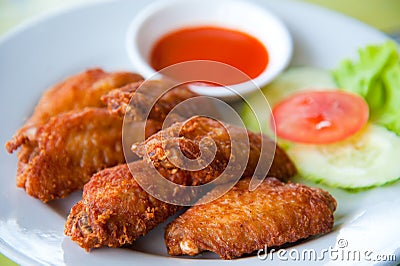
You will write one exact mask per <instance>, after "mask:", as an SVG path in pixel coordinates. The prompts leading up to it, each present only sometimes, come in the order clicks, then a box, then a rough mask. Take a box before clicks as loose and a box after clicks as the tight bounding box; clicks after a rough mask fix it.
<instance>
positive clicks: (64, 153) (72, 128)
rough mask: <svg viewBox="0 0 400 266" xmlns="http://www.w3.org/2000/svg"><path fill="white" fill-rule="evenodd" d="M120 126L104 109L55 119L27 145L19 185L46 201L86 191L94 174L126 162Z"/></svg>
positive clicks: (59, 116)
mask: <svg viewBox="0 0 400 266" xmlns="http://www.w3.org/2000/svg"><path fill="white" fill-rule="evenodd" d="M121 127H122V119H120V118H119V117H116V116H114V115H112V114H110V113H109V112H108V111H107V109H105V108H86V109H84V110H83V111H81V112H68V113H63V114H60V115H58V116H55V117H53V118H51V119H50V121H49V122H48V123H46V124H45V125H43V126H40V127H39V128H38V130H37V131H36V134H35V136H34V139H33V140H30V139H28V141H27V142H26V143H25V144H24V145H23V146H22V149H21V151H20V152H19V154H18V159H19V163H18V169H17V186H18V187H21V188H24V189H25V190H26V192H27V193H28V194H29V195H31V196H33V197H35V198H39V199H40V200H42V201H43V202H48V201H50V200H53V199H56V198H63V197H65V196H66V195H68V194H69V193H71V192H72V191H74V190H77V189H81V188H82V187H83V185H84V184H85V183H86V182H87V181H89V179H90V177H91V176H92V174H94V173H95V172H97V171H99V170H101V169H104V168H106V167H109V166H114V165H117V164H119V163H123V162H124V154H123V150H122V142H121Z"/></svg>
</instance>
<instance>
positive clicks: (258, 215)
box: [165, 178, 336, 259]
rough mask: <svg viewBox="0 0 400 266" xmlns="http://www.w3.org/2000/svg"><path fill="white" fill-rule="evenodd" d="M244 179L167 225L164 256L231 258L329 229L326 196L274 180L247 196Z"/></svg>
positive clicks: (330, 203) (330, 202)
mask: <svg viewBox="0 0 400 266" xmlns="http://www.w3.org/2000/svg"><path fill="white" fill-rule="evenodd" d="M249 180H250V179H243V180H241V181H239V182H238V183H237V184H236V186H235V187H234V188H233V189H232V190H230V191H229V192H228V193H226V194H225V195H223V196H222V197H220V198H218V199H216V200H214V201H212V202H209V203H207V204H204V205H196V206H193V207H191V208H190V209H189V210H187V211H186V212H185V213H184V214H182V215H181V216H179V217H178V218H177V219H176V220H175V221H173V222H172V223H170V224H169V225H168V226H167V228H166V230H165V243H166V245H167V249H168V253H169V254H170V255H174V256H176V255H183V254H187V255H191V256H193V255H196V254H199V253H201V252H202V251H206V250H208V251H212V252H215V253H217V254H218V255H219V256H220V257H221V258H223V259H232V258H237V257H241V256H242V255H244V254H248V253H252V252H254V251H257V250H259V249H263V248H265V246H268V247H277V246H281V245H283V244H285V243H292V242H295V241H297V240H300V239H304V238H307V237H309V236H313V235H318V234H323V233H327V232H329V231H331V230H332V227H333V223H334V218H333V212H334V211H335V209H336V201H335V199H334V198H333V197H332V196H331V195H330V194H329V193H328V192H325V191H323V190H321V189H318V188H309V187H307V186H304V185H300V184H293V183H288V184H285V183H282V182H280V181H279V180H277V179H275V178H267V179H266V180H264V181H263V183H262V184H261V185H260V186H259V187H258V188H257V189H256V190H254V191H251V192H250V191H249V190H248V187H249V183H250V181H249Z"/></svg>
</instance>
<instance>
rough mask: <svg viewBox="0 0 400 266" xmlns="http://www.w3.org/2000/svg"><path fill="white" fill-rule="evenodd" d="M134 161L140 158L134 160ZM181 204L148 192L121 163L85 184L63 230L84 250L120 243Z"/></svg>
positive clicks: (128, 241)
mask: <svg viewBox="0 0 400 266" xmlns="http://www.w3.org/2000/svg"><path fill="white" fill-rule="evenodd" d="M137 163H139V164H140V163H141V162H133V164H137ZM180 208H181V207H179V206H177V205H171V204H168V203H165V202H162V201H159V200H157V199H155V198H153V197H152V196H150V195H149V194H147V192H146V191H144V190H143V189H142V188H141V187H140V186H139V184H138V183H137V182H136V180H135V179H134V178H133V176H132V174H131V172H130V171H129V168H128V165H127V164H123V165H119V166H116V167H113V168H108V169H105V170H103V171H100V172H98V173H96V174H95V175H94V176H93V177H92V179H91V180H90V181H89V182H88V183H87V184H86V185H85V187H84V192H83V196H82V200H81V201H79V202H78V203H77V204H76V205H75V206H74V207H73V208H72V209H71V213H70V215H69V217H68V220H67V222H66V224H65V231H64V232H65V234H66V235H67V236H70V237H71V239H72V240H73V241H75V242H77V243H78V244H79V245H80V246H81V247H82V248H85V249H86V250H88V249H89V248H97V247H102V246H109V247H120V246H123V245H125V244H131V243H133V241H134V240H136V239H137V238H138V237H140V236H142V235H145V234H146V233H147V232H149V231H150V230H151V229H153V228H154V227H156V226H157V225H158V224H160V223H162V222H164V221H165V220H166V219H167V218H168V217H169V216H171V215H173V214H175V213H176V212H177V211H178V210H179V209H180Z"/></svg>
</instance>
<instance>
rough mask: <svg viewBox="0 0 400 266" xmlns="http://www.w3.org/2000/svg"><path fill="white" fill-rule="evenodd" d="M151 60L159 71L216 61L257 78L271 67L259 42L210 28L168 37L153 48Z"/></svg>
mask: <svg viewBox="0 0 400 266" xmlns="http://www.w3.org/2000/svg"><path fill="white" fill-rule="evenodd" d="M150 60H151V61H150V63H151V66H152V67H153V68H154V69H155V70H157V71H159V70H161V69H163V68H165V67H168V66H171V65H173V64H176V63H180V62H185V61H191V60H213V61H218V62H222V63H226V64H228V65H231V66H234V67H236V68H238V69H240V70H241V71H243V72H244V73H246V74H247V75H248V76H249V77H250V78H255V77H257V76H258V75H260V74H261V73H262V72H263V71H264V69H265V68H266V67H267V65H268V52H267V50H266V48H265V47H264V45H263V44H261V42H260V41H259V40H257V39H256V38H254V37H253V36H250V35H248V34H246V33H243V32H240V31H236V30H230V29H224V28H218V27H208V26H207V27H195V28H184V29H180V30H177V31H174V32H171V33H168V34H166V35H165V36H163V37H162V38H161V39H160V40H158V42H156V44H155V45H154V47H153V50H152V52H151V57H150Z"/></svg>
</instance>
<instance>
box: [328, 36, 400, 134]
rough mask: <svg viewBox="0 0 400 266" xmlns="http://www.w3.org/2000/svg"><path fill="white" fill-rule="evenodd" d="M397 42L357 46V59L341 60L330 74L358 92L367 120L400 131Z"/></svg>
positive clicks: (343, 87) (399, 73) (399, 76)
mask: <svg viewBox="0 0 400 266" xmlns="http://www.w3.org/2000/svg"><path fill="white" fill-rule="evenodd" d="M397 49H398V47H397V45H396V44H395V43H394V42H392V41H387V42H385V43H384V44H381V45H369V46H367V47H365V48H362V49H360V50H359V51H358V52H359V54H358V55H359V58H358V61H352V60H350V59H346V60H344V61H342V62H341V63H340V65H339V67H338V68H337V69H335V70H334V71H333V72H332V74H333V77H334V79H335V81H336V83H337V85H338V87H340V88H341V89H343V90H346V91H350V92H354V93H357V94H359V95H361V96H362V97H363V98H364V99H365V100H366V102H367V103H368V106H369V109H370V120H371V121H372V122H375V123H377V124H381V125H383V126H385V127H386V128H388V129H389V130H391V131H394V132H395V133H396V134H397V135H400V61H399V54H398V51H397Z"/></svg>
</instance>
